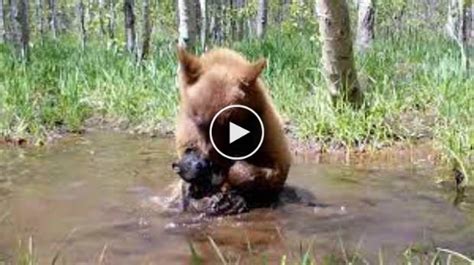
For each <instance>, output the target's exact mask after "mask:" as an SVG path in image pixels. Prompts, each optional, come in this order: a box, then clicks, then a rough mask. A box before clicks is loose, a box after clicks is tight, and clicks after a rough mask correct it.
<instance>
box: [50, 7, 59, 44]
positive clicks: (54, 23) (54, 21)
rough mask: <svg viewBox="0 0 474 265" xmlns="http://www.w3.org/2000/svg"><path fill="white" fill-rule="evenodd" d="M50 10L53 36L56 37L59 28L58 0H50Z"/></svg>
mask: <svg viewBox="0 0 474 265" xmlns="http://www.w3.org/2000/svg"><path fill="white" fill-rule="evenodd" d="M49 12H50V17H49V24H50V27H51V33H52V34H53V38H54V39H56V37H57V30H58V19H57V12H56V0H49Z"/></svg>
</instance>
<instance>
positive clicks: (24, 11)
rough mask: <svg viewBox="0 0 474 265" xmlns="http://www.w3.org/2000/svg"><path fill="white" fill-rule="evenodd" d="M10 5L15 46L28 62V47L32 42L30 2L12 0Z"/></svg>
mask: <svg viewBox="0 0 474 265" xmlns="http://www.w3.org/2000/svg"><path fill="white" fill-rule="evenodd" d="M10 5H11V15H12V24H13V36H14V37H13V40H14V43H15V46H16V47H17V48H18V49H19V50H20V55H21V58H22V59H23V60H27V59H28V45H29V41H30V29H29V25H28V0H12V1H11V3H10Z"/></svg>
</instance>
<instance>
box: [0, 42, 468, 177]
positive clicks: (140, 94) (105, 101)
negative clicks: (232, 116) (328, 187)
mask: <svg viewBox="0 0 474 265" xmlns="http://www.w3.org/2000/svg"><path fill="white" fill-rule="evenodd" d="M155 45H156V47H155V52H154V54H153V56H152V59H151V60H149V61H147V62H143V63H137V62H136V61H134V60H133V59H132V58H130V56H127V55H126V54H124V53H123V52H122V50H121V49H106V48H105V47H103V46H104V45H102V44H97V45H96V44H95V43H94V42H93V41H91V42H90V43H89V47H88V49H86V50H85V51H84V52H83V51H82V50H81V49H80V45H79V44H78V42H77V40H75V39H72V38H63V39H62V40H61V41H60V42H52V41H45V42H44V44H43V45H40V44H39V43H37V44H35V45H34V46H33V47H32V51H31V55H32V56H31V60H30V62H28V63H26V64H23V63H21V62H20V61H19V60H16V58H15V57H14V56H13V55H12V54H13V53H11V50H10V49H9V47H6V46H0V135H1V136H4V137H5V136H9V137H14V138H15V137H18V138H22V137H33V138H35V139H42V138H44V137H45V136H46V135H47V134H48V132H50V131H52V130H57V129H62V130H66V131H72V132H74V131H78V130H80V129H81V128H82V127H83V125H84V121H85V120H86V119H88V118H90V117H102V118H104V119H105V120H109V121H114V120H121V121H126V123H127V124H128V125H130V126H132V127H134V126H139V127H140V128H141V129H142V130H143V131H147V130H151V129H153V128H156V127H159V126H160V125H162V124H168V123H170V122H171V121H172V120H173V119H174V116H175V114H176V106H177V104H176V103H177V91H176V81H175V80H176V79H175V78H176V77H175V71H176V58H175V48H174V47H175V45H174V43H173V42H172V41H170V40H166V39H165V40H163V39H160V40H156V41H155ZM232 48H235V49H237V50H239V51H241V52H243V53H244V54H246V55H247V56H249V57H251V58H252V59H256V58H258V57H260V56H265V57H267V58H268V59H269V62H270V63H269V67H268V69H267V70H266V71H265V74H264V77H265V82H266V83H267V84H268V87H269V88H270V91H271V94H272V96H273V98H274V100H275V103H276V105H277V107H278V108H279V110H280V111H281V113H282V114H283V116H284V117H285V118H286V119H289V120H290V121H291V123H292V124H293V125H294V128H296V131H295V132H294V134H295V135H296V136H297V137H299V138H300V139H303V140H305V139H311V140H316V141H319V142H321V143H322V144H323V147H325V148H327V147H330V146H331V145H335V144H336V145H339V146H345V147H348V148H350V147H352V146H354V145H359V144H364V145H366V146H368V147H371V148H379V147H382V146H385V145H390V144H391V143H393V142H394V141H405V142H410V143H412V142H416V141H418V140H420V139H433V140H434V141H433V144H434V145H435V146H436V147H437V148H438V149H439V150H440V151H441V153H442V154H444V157H445V158H446V161H448V162H449V163H452V164H453V166H456V167H459V168H460V170H462V171H463V172H464V174H465V175H466V176H468V175H469V174H470V172H471V171H472V167H471V166H470V165H471V164H473V163H472V161H473V159H474V158H473V145H474V133H473V132H474V125H473V124H474V122H473V118H472V117H474V104H472V102H474V89H472V88H473V87H474V77H473V76H472V75H466V74H465V73H464V72H463V71H462V70H461V67H460V65H461V63H460V59H459V58H460V54H459V50H458V47H457V46H456V44H454V43H452V42H450V41H448V40H446V39H445V38H444V37H443V36H437V35H435V34H431V35H429V34H423V33H420V34H419V35H418V36H416V38H414V37H413V36H400V38H398V39H394V38H383V37H380V38H379V39H378V40H377V41H376V43H375V45H374V47H373V49H372V50H370V51H369V52H368V53H366V54H364V55H359V56H358V58H357V65H358V70H359V78H360V81H361V84H362V85H363V87H364V89H365V91H366V104H365V106H364V107H363V108H361V109H360V110H354V109H352V108H351V107H350V106H348V105H346V104H343V103H340V104H337V106H336V107H334V106H333V104H332V103H331V101H330V99H329V96H328V93H327V91H326V88H325V82H324V79H323V76H322V73H321V63H320V58H321V55H320V50H321V49H320V46H319V42H318V39H317V38H316V37H314V36H309V35H307V34H285V33H278V34H277V33H270V34H269V36H268V37H267V38H266V39H265V40H263V41H258V40H245V41H243V42H238V43H234V44H232ZM466 183H467V178H466V179H465V182H464V183H463V184H466Z"/></svg>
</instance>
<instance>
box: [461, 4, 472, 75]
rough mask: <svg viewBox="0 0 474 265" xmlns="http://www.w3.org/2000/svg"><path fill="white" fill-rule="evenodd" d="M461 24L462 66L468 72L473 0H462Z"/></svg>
mask: <svg viewBox="0 0 474 265" xmlns="http://www.w3.org/2000/svg"><path fill="white" fill-rule="evenodd" d="M459 11H460V25H459V45H460V47H461V52H462V64H463V65H462V66H463V68H464V69H465V71H466V73H469V69H470V64H469V63H470V62H469V60H470V54H469V37H470V35H471V29H472V17H471V15H472V0H461V2H460V6H459Z"/></svg>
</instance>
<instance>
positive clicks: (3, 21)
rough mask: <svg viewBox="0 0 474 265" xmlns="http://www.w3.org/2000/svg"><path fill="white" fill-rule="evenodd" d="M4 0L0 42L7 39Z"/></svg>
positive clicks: (0, 6)
mask: <svg viewBox="0 0 474 265" xmlns="http://www.w3.org/2000/svg"><path fill="white" fill-rule="evenodd" d="M3 8H4V6H3V0H0V42H5V41H6V40H7V29H6V27H5V13H4V12H3Z"/></svg>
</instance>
